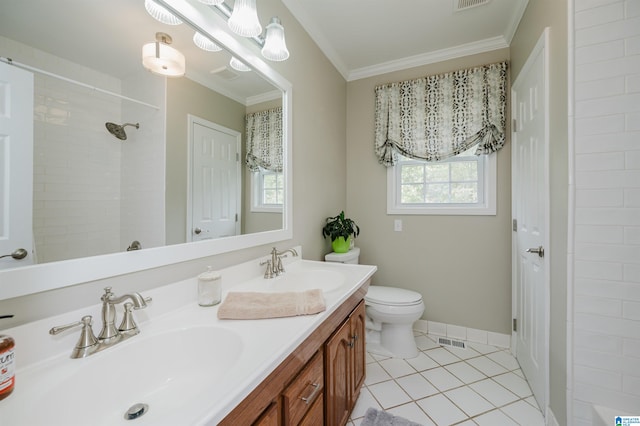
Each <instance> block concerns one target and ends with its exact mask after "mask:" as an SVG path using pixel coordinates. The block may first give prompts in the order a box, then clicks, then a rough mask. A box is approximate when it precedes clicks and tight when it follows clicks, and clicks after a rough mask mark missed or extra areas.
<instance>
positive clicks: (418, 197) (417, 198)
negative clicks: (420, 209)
mask: <svg viewBox="0 0 640 426" xmlns="http://www.w3.org/2000/svg"><path fill="white" fill-rule="evenodd" d="M422 188H423V185H422V184H420V185H402V194H401V195H400V202H401V203H403V204H415V203H424V199H423V195H422Z"/></svg>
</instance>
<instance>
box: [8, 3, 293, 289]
mask: <svg viewBox="0 0 640 426" xmlns="http://www.w3.org/2000/svg"><path fill="white" fill-rule="evenodd" d="M156 1H157V2H158V3H160V4H162V5H163V6H165V7H166V8H167V9H169V10H170V11H172V12H173V13H175V14H176V15H178V16H179V17H180V18H181V19H182V20H183V21H184V24H186V25H190V26H191V27H193V28H194V29H197V30H198V31H200V32H202V33H203V34H208V35H209V36H211V37H212V38H213V39H215V40H216V43H218V44H219V45H221V46H222V47H223V48H225V49H227V50H228V51H230V52H232V53H233V54H234V55H235V56H237V57H238V58H241V59H243V60H244V61H245V62H246V63H247V64H248V65H249V66H251V68H252V69H253V70H254V72H257V73H258V74H260V75H261V76H262V77H263V78H265V79H266V80H267V81H269V82H271V83H272V84H273V85H274V86H275V87H277V88H279V89H281V90H282V92H283V94H282V108H283V114H282V115H283V123H282V129H283V143H284V144H285V149H284V150H283V154H284V156H285V158H284V160H283V163H284V164H285V168H284V183H285V208H284V209H283V212H282V214H283V228H282V229H279V230H273V231H265V232H259V233H254V234H246V235H236V236H232V237H225V238H219V239H212V240H205V241H198V242H190V243H183V244H175V245H169V246H164V247H156V248H149V249H143V250H139V251H130V252H119V253H112V254H107V255H101V256H93V257H85V258H79V259H71V260H64V261H58V262H51V263H42V264H37V265H30V266H23V267H16V268H13V269H6V270H2V271H0V300H5V299H10V298H14V297H20V296H25V295H28V294H33V293H39V292H42V291H47V290H53V289H56V288H62V287H68V286H72V285H77V284H82V283H86V282H90V281H96V280H100V279H105V278H109V277H113V276H117V275H123V274H128V273H133V272H139V271H143V270H146V269H151V268H157V267H161V266H167V265H171V264H174V263H179V262H185V261H189V260H195V259H199V258H203V257H208V256H214V255H217V254H222V253H229V252H233V251H236V250H242V249H246V248H250V247H255V246H260V245H266V244H271V243H275V242H278V241H283V240H287V239H291V238H292V237H293V196H292V192H293V186H292V183H293V179H292V169H293V164H292V140H291V135H292V127H293V125H292V119H291V115H292V85H291V83H289V81H287V80H286V79H285V78H284V77H282V76H281V75H280V74H278V73H277V72H276V71H275V70H273V69H272V68H271V67H270V66H269V65H267V64H266V63H265V62H264V61H263V60H262V58H261V57H260V56H259V55H258V54H256V45H255V44H254V45H253V46H252V45H251V44H250V43H253V42H252V41H250V40H240V39H237V38H235V36H233V35H232V34H231V32H230V31H227V30H226V28H227V24H226V20H225V19H224V18H223V17H222V16H221V15H220V14H218V13H216V12H214V11H213V9H211V8H209V7H208V6H206V5H204V4H197V5H196V4H190V3H188V2H186V1H185V0H156Z"/></svg>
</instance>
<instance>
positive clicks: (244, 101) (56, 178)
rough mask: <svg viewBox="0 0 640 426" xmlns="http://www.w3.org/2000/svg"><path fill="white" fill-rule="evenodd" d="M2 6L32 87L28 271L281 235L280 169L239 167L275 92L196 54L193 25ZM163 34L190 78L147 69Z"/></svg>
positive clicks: (35, 2)
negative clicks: (254, 123)
mask: <svg viewBox="0 0 640 426" xmlns="http://www.w3.org/2000/svg"><path fill="white" fill-rule="evenodd" d="M2 9H3V10H2V14H1V15H0V57H2V58H11V59H12V61H13V62H14V63H15V64H16V65H18V66H17V67H16V68H23V70H22V71H23V72H24V73H28V74H32V75H33V81H34V82H33V91H34V92H33V93H34V94H33V99H34V104H33V107H32V112H33V114H32V117H31V118H30V119H29V120H28V121H29V123H31V124H32V126H33V163H32V167H33V176H32V180H33V185H32V193H30V194H27V193H25V192H24V191H22V192H21V196H22V197H31V200H32V211H31V212H29V214H32V215H33V218H32V230H33V236H32V237H31V238H32V240H33V244H32V246H33V250H32V251H31V253H32V256H31V259H30V261H31V262H33V263H46V262H54V261H61V260H67V259H77V258H82V257H87V256H97V255H102V254H108V253H115V252H124V251H126V249H127V248H128V247H129V246H130V244H131V242H132V241H139V242H140V244H141V246H142V249H143V250H144V249H145V248H152V247H161V246H165V245H173V244H180V243H185V242H190V241H196V240H199V239H207V238H217V237H230V236H233V235H246V234H253V233H261V232H265V231H274V230H281V229H283V228H285V226H284V215H283V213H282V212H283V211H284V210H283V209H286V206H285V204H284V197H283V195H282V194H283V193H284V187H283V180H282V173H283V171H282V170H275V171H274V170H269V169H268V168H260V169H259V170H253V171H252V170H250V168H249V167H248V166H247V164H246V161H245V158H246V155H247V146H246V139H245V136H246V116H247V114H249V113H255V112H258V111H266V110H270V109H273V108H282V102H283V94H282V91H281V90H280V89H279V88H278V87H276V86H274V85H273V84H272V83H270V82H269V81H267V80H266V79H265V78H263V77H262V76H261V75H259V74H258V73H256V72H252V71H250V72H246V73H240V72H238V71H235V70H234V69H232V68H231V67H230V66H229V61H230V59H231V54H230V53H229V52H226V51H221V52H209V51H204V50H202V49H201V48H199V47H197V46H196V45H195V44H194V43H193V37H194V34H195V31H194V30H193V29H192V28H190V27H189V26H188V25H187V24H182V25H178V26H171V27H169V26H167V25H163V24H160V23H159V22H157V21H156V20H154V19H153V18H152V17H150V16H149V15H148V14H147V13H146V11H145V9H144V2H143V1H131V0H111V1H109V2H87V1H86V0H69V1H65V2H51V1H48V0H23V1H20V2H17V1H16V2H9V3H8V4H4V5H3V6H2ZM78 17H82V19H78ZM114 17H117V19H114ZM157 32H166V33H169V34H170V36H171V39H172V44H171V46H172V47H173V48H175V49H177V50H178V51H180V52H182V53H183V54H184V55H185V58H186V75H185V76H184V77H179V78H167V77H163V76H159V75H156V74H153V73H150V72H148V71H147V70H145V69H144V68H143V66H142V58H141V50H142V46H143V44H146V43H149V42H152V41H154V39H155V34H156V33H157ZM5 61H6V60H5ZM22 65H24V66H22ZM12 68H13V66H12ZM196 123H197V124H196ZM203 123H205V124H203ZM195 126H200V127H195ZM221 129H222V130H221ZM216 132H217V133H216ZM282 143H283V142H282V140H281V146H280V149H281V150H284V149H285V148H284V146H283V145H282ZM205 158H206V159H207V161H209V162H208V163H206V164H205V161H204V160H205ZM196 168H197V169H198V170H196ZM194 194H197V197H196V196H195V195H194ZM26 213H27V212H25V215H26ZM196 229H199V230H200V232H199V233H198V232H196ZM10 251H11V250H10ZM9 260H12V259H9ZM14 262H15V261H14ZM21 265H25V263H20V264H16V263H11V262H9V261H8V260H7V259H1V260H0V269H1V268H14V267H16V266H21Z"/></svg>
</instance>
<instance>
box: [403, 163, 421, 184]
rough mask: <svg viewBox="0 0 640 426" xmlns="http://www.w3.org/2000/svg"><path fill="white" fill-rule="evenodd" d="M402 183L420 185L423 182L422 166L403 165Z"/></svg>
mask: <svg viewBox="0 0 640 426" xmlns="http://www.w3.org/2000/svg"><path fill="white" fill-rule="evenodd" d="M401 179H402V183H422V182H423V181H424V166H423V165H421V164H418V165H409V164H405V165H403V166H402V178H401Z"/></svg>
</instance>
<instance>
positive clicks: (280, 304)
mask: <svg viewBox="0 0 640 426" xmlns="http://www.w3.org/2000/svg"><path fill="white" fill-rule="evenodd" d="M325 309H327V307H326V306H325V303H324V296H323V295H322V290H319V289H313V290H306V291H302V292H287V293H258V292H236V293H234V292H231V293H229V294H227V297H226V298H225V299H224V301H223V302H222V304H221V305H220V307H219V308H218V318H220V319H262V318H280V317H293V316H296V315H312V314H317V313H318V312H322V311H324V310H325Z"/></svg>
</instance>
